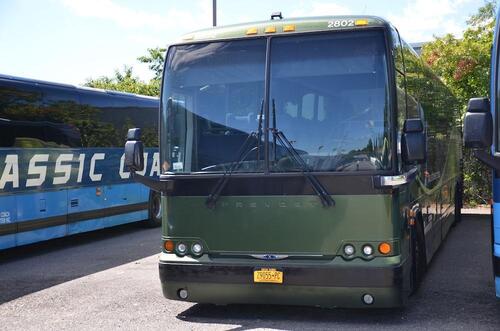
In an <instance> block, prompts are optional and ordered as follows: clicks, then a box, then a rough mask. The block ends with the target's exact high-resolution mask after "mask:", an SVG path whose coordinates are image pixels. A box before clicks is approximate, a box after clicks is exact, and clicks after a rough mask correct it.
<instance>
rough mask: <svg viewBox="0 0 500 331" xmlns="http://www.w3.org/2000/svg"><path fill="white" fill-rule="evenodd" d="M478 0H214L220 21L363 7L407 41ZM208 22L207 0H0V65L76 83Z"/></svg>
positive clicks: (140, 69)
mask: <svg viewBox="0 0 500 331" xmlns="http://www.w3.org/2000/svg"><path fill="white" fill-rule="evenodd" d="M482 5H484V1H483V0H338V1H337V0H335V1H332V0H330V1H328V0H309V1H306V0H217V25H228V24H235V23H242V22H249V21H258V20H266V19H269V18H270V15H271V13H272V12H275V11H281V12H282V13H283V16H284V17H287V18H288V17H304V16H322V15H342V14H361V15H377V16H381V17H384V18H386V19H388V20H389V21H391V22H392V23H393V24H394V25H395V26H396V27H397V28H398V29H399V31H400V33H401V35H402V37H403V38H404V39H405V40H406V41H408V42H410V43H411V42H425V41H430V40H432V38H433V36H442V35H444V34H446V33H453V34H454V35H456V36H460V35H461V33H462V31H463V30H464V28H465V25H466V20H467V18H468V17H469V16H470V15H471V14H473V13H475V12H476V11H477V9H478V8H479V7H481V6H482ZM211 25H212V0H143V1H140V0H17V1H14V0H0V73H1V74H7V75H13V76H20V77H27V78H35V79H42V80H48V81H54V82H60V83H69V84H76V85H81V84H83V83H85V81H86V80H87V79H89V78H98V77H101V76H110V75H113V73H114V71H115V70H117V69H122V68H123V66H124V65H127V66H132V67H133V69H134V73H135V74H136V75H137V76H139V77H140V78H141V79H143V80H148V79H150V78H151V77H152V74H151V72H150V71H149V69H148V68H147V66H146V65H144V64H140V63H139V62H138V61H137V57H139V56H141V55H145V54H146V53H147V48H153V47H157V46H160V47H165V46H167V45H168V44H169V43H172V42H174V41H176V40H178V39H179V37H180V36H181V35H183V34H185V33H188V32H190V31H194V30H199V29H203V28H207V27H210V26H211Z"/></svg>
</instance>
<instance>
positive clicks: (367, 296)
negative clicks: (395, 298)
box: [363, 294, 375, 305]
mask: <svg viewBox="0 0 500 331" xmlns="http://www.w3.org/2000/svg"><path fill="white" fill-rule="evenodd" d="M373 301H375V299H374V298H373V296H372V295H371V294H363V302H364V303H365V304H367V305H371V304H373Z"/></svg>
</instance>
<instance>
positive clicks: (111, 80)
mask: <svg viewBox="0 0 500 331" xmlns="http://www.w3.org/2000/svg"><path fill="white" fill-rule="evenodd" d="M85 86H89V87H95V88H101V89H105V90H114V91H122V92H129V93H136V94H143V95H151V96H159V95H160V80H158V79H152V80H150V81H149V82H144V81H141V80H140V79H139V77H137V76H134V74H133V70H132V67H127V66H125V67H124V68H123V71H119V70H116V71H115V75H114V76H113V77H106V76H102V77H100V78H97V79H89V80H87V82H86V83H85Z"/></svg>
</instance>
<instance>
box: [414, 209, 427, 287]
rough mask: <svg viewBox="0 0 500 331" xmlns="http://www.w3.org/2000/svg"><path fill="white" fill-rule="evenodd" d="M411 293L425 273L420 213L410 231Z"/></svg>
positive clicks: (425, 264) (425, 260)
mask: <svg viewBox="0 0 500 331" xmlns="http://www.w3.org/2000/svg"><path fill="white" fill-rule="evenodd" d="M411 239H412V240H411V250H412V252H411V258H412V265H411V266H412V267H411V282H410V284H411V293H414V292H415V291H416V290H417V289H418V287H419V286H420V283H421V282H422V279H423V277H424V275H425V272H426V269H427V258H426V254H425V237H424V227H423V223H422V217H421V215H419V216H417V220H416V222H415V224H414V225H413V227H412V231H411Z"/></svg>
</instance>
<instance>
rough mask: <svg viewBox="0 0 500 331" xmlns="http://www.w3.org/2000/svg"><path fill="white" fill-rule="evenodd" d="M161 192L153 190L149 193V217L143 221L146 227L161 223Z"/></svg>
mask: <svg viewBox="0 0 500 331" xmlns="http://www.w3.org/2000/svg"><path fill="white" fill-rule="evenodd" d="M161 214H162V210H161V194H160V193H158V192H155V191H151V192H150V193H149V218H148V219H147V220H146V221H144V222H143V224H144V225H145V226H146V227H148V228H154V227H157V226H160V225H161Z"/></svg>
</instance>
